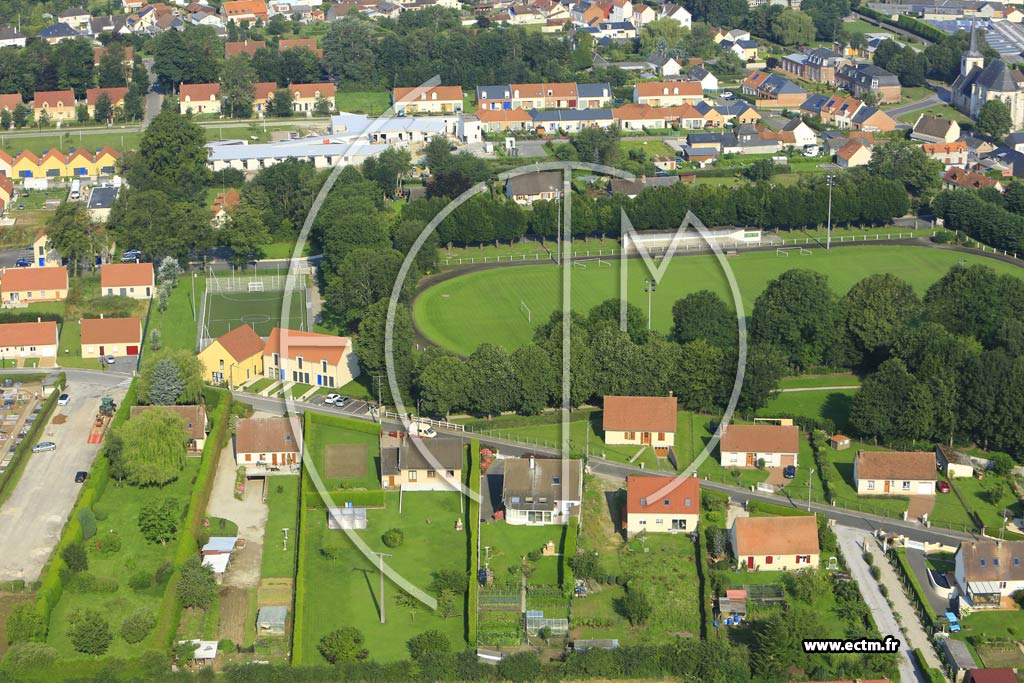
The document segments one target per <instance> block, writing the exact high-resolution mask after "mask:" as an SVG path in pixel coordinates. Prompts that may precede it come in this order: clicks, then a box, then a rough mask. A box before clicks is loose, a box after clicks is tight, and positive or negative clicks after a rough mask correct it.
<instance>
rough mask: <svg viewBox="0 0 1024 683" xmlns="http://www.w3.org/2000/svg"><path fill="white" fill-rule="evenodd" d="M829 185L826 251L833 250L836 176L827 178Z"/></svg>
mask: <svg viewBox="0 0 1024 683" xmlns="http://www.w3.org/2000/svg"><path fill="white" fill-rule="evenodd" d="M825 182H826V183H828V226H827V227H826V229H825V251H828V250H829V249H831V248H832V186H833V185H835V184H836V177H835V176H834V175H828V176H825Z"/></svg>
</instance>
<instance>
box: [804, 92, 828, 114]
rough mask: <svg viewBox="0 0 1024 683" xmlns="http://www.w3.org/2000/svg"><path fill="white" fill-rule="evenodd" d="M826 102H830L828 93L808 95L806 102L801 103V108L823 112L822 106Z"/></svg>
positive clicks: (818, 112)
mask: <svg viewBox="0 0 1024 683" xmlns="http://www.w3.org/2000/svg"><path fill="white" fill-rule="evenodd" d="M826 102H828V96H826V95H808V96H807V99H806V100H804V103H803V104H801V105H800V108H801V109H803V110H804V111H810V112H814V113H815V114H821V108H822V106H823V105H824V104H825V103H826Z"/></svg>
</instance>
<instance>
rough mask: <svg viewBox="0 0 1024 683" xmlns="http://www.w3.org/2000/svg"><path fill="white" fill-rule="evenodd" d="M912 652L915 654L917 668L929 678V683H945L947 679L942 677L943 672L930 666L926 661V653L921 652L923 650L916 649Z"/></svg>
mask: <svg viewBox="0 0 1024 683" xmlns="http://www.w3.org/2000/svg"><path fill="white" fill-rule="evenodd" d="M911 652H913V653H914V661H915V662H917V668H918V669H920V670H921V672H922V673H923V674H924V675H925V677H927V679H928V681H929V683H945V681H946V677H945V676H943V675H942V672H941V671H939V670H938V669H936V668H935V667H933V666H930V665H929V664H928V662H927V661H925V658H924V653H923V652H921V648H919V647H915V648H914V649H913V650H911Z"/></svg>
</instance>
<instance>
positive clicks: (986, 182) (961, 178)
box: [942, 167, 999, 190]
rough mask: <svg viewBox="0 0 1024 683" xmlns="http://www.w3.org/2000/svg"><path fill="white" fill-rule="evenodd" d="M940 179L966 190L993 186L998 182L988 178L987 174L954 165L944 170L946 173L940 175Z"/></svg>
mask: <svg viewBox="0 0 1024 683" xmlns="http://www.w3.org/2000/svg"><path fill="white" fill-rule="evenodd" d="M942 179H943V180H945V181H946V182H947V183H949V184H951V185H956V186H958V187H962V188H964V189H968V190H979V189H981V188H983V187H995V186H996V185H998V184H999V182H998V181H996V180H994V179H992V178H989V177H988V176H984V175H981V174H980V173H975V172H974V171H968V170H967V169H963V168H956V167H953V168H951V169H949V170H948V171H946V174H945V175H943V176H942Z"/></svg>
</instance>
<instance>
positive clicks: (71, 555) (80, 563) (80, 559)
mask: <svg viewBox="0 0 1024 683" xmlns="http://www.w3.org/2000/svg"><path fill="white" fill-rule="evenodd" d="M60 556H61V557H62V558H63V559H64V564H65V565H67V568H68V572H69V573H71V574H76V573H78V572H84V571H85V570H86V569H88V568H89V557H88V556H87V555H86V554H85V547H84V546H83V545H82V544H81V543H72V544H70V545H66V546H64V549H63V550H61V551H60Z"/></svg>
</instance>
